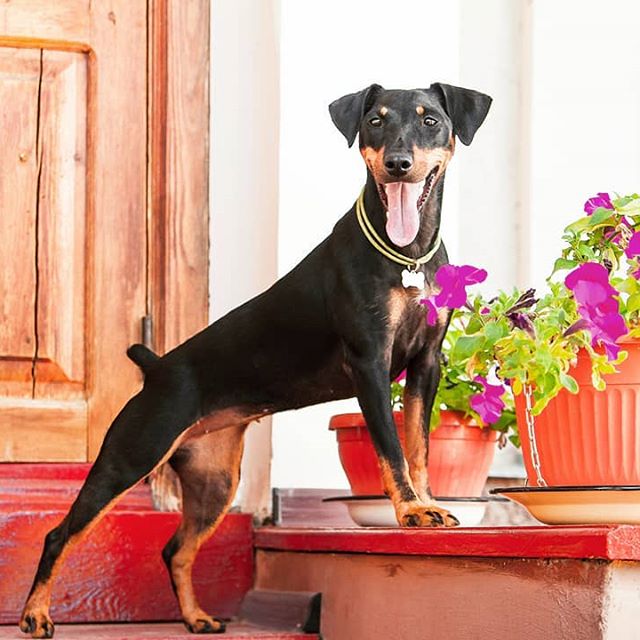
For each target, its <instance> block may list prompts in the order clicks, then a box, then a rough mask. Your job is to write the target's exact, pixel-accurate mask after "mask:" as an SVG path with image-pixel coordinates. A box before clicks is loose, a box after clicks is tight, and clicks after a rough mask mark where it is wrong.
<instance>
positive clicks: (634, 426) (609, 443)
mask: <svg viewBox="0 0 640 640" xmlns="http://www.w3.org/2000/svg"><path fill="white" fill-rule="evenodd" d="M622 347H623V348H624V349H625V350H626V351H628V353H629V356H628V358H627V359H626V360H625V361H624V362H623V363H622V364H621V365H620V366H619V367H618V373H614V374H611V375H607V376H605V380H606V383H607V388H606V389H605V390H604V391H596V389H594V387H593V385H592V384H591V364H590V361H589V356H588V355H587V353H586V352H585V353H581V354H579V355H578V363H577V365H576V366H575V367H574V368H573V370H572V371H571V375H572V376H573V377H574V378H575V379H576V380H577V382H578V386H579V389H580V390H579V392H578V393H577V394H576V395H573V394H571V393H569V392H568V391H566V390H564V389H563V390H562V391H561V392H560V393H559V394H558V396H556V397H555V398H554V399H553V400H551V402H549V404H548V405H547V406H546V407H545V409H544V411H543V412H542V413H541V414H540V415H539V416H536V417H535V418H534V421H535V438H536V444H537V449H538V454H539V457H540V469H541V472H542V477H543V478H544V480H545V482H546V483H547V484H548V485H551V486H595V485H640V341H635V340H634V341H626V342H624V344H622ZM516 416H517V420H518V430H519V432H520V439H521V441H522V454H523V456H524V462H525V467H526V469H527V477H528V479H529V484H530V485H532V486H537V485H538V480H537V476H536V472H535V470H534V468H533V463H532V458H531V443H530V440H529V434H528V430H527V423H526V420H525V400H524V396H523V395H522V394H520V395H519V396H517V397H516Z"/></svg>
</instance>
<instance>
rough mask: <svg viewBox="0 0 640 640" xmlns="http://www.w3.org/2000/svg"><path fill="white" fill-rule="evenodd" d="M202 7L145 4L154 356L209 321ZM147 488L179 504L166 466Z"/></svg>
mask: <svg viewBox="0 0 640 640" xmlns="http://www.w3.org/2000/svg"><path fill="white" fill-rule="evenodd" d="M209 4H210V2H209V0H192V1H191V2H189V3H185V2H180V0H152V1H151V2H150V4H149V7H150V15H149V25H150V38H149V88H150V90H149V105H148V114H149V121H150V137H149V173H148V184H149V190H148V211H147V229H148V247H147V250H148V258H149V272H148V285H147V310H148V313H149V314H150V315H151V316H152V318H153V325H154V326H153V344H152V345H150V346H152V347H153V348H155V349H156V350H157V351H158V352H160V353H166V352H167V351H169V350H170V349H172V348H173V347H175V346H176V345H178V344H180V343H181V342H183V341H184V340H186V339H187V338H189V337H190V336H191V335H193V334H194V333H196V332H197V331H199V330H200V329H202V328H203V327H205V326H206V325H207V322H208V318H209V189H208V184H209V9H210V7H209ZM152 487H153V489H154V502H155V504H156V505H157V506H158V507H159V508H170V505H173V504H175V503H176V501H177V500H178V494H179V492H178V490H177V487H178V484H177V479H176V477H175V474H174V472H173V470H172V469H170V468H169V467H168V466H166V465H165V467H163V468H162V469H161V470H160V471H159V473H157V474H154V475H153V476H152Z"/></svg>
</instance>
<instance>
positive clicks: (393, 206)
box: [384, 182, 422, 247]
mask: <svg viewBox="0 0 640 640" xmlns="http://www.w3.org/2000/svg"><path fill="white" fill-rule="evenodd" d="M421 187H422V185H421V184H420V183H419V182H418V183H415V182H390V183H388V184H385V185H384V190H385V192H386V194H387V205H388V210H389V218H388V220H387V235H388V236H389V238H390V239H391V242H393V244H395V245H396V246H398V247H406V246H407V245H409V244H411V243H412V242H413V241H414V240H415V237H416V236H417V235H418V229H419V228H420V214H419V213H418V198H419V197H420V192H421Z"/></svg>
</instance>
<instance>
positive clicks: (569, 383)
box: [560, 372, 579, 393]
mask: <svg viewBox="0 0 640 640" xmlns="http://www.w3.org/2000/svg"><path fill="white" fill-rule="evenodd" d="M560 384H561V385H562V386H563V387H564V388H565V389H566V390H567V391H569V392H570V393H578V390H579V388H578V383H577V382H576V379H575V378H574V377H573V376H570V375H569V374H567V373H563V372H560Z"/></svg>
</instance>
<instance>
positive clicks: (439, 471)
mask: <svg viewBox="0 0 640 640" xmlns="http://www.w3.org/2000/svg"><path fill="white" fill-rule="evenodd" d="M472 316H473V312H472V311H471V310H470V309H468V308H462V309H459V310H457V311H456V312H455V313H454V316H453V319H452V322H451V324H450V327H449V330H448V332H447V335H446V337H445V341H444V344H443V362H442V376H441V379H440V385H439V387H438V391H437V394H436V399H435V402H434V411H433V413H432V418H431V436H430V446H429V462H428V468H429V483H430V486H431V491H432V493H433V495H435V496H440V497H445V496H446V497H474V496H480V495H481V493H482V490H483V488H484V485H485V483H486V480H487V476H488V474H489V467H490V466H491V462H492V461H493V457H494V454H495V449H496V442H498V441H499V440H500V441H501V442H504V439H505V437H506V434H507V432H508V431H509V430H510V429H513V428H514V426H515V412H514V407H513V398H512V396H511V394H510V392H508V390H505V389H503V388H502V386H500V387H498V386H496V385H493V384H491V383H489V382H488V381H487V377H488V376H489V375H490V373H491V372H490V366H491V363H490V362H489V361H487V362H486V363H485V364H486V366H485V367H484V368H482V367H479V365H478V363H474V368H475V369H476V371H475V372H474V374H473V376H472V375H470V373H469V368H470V364H471V360H472V357H473V354H470V353H468V352H467V351H466V350H464V349H460V346H459V341H460V340H462V341H463V342H464V341H465V340H466V329H467V326H466V325H467V323H468V321H469V319H470V317H472ZM497 391H499V393H498V395H496V392H497ZM505 391H506V393H505ZM403 393H404V376H400V378H399V379H398V380H396V381H394V382H392V383H391V403H392V406H393V409H394V418H395V422H396V427H397V429H398V435H399V438H400V442H401V444H402V445H403V446H404V422H403V412H402V408H403V402H402V398H403ZM329 428H330V429H332V430H335V431H336V437H337V440H338V451H339V455H340V460H341V462H342V466H343V468H344V470H345V472H346V474H347V477H348V479H349V483H350V485H351V490H352V493H353V495H354V496H363V495H382V494H383V493H384V489H383V486H382V480H381V477H380V472H379V468H378V461H377V458H376V454H375V450H374V448H373V443H372V442H371V438H370V436H369V432H368V430H367V428H366V423H365V421H364V417H363V416H362V414H360V413H352V414H342V415H337V416H334V417H333V418H332V419H331V422H330V426H329ZM512 437H513V436H512Z"/></svg>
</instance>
